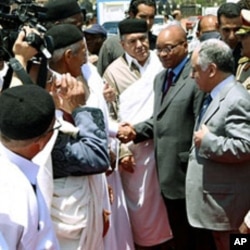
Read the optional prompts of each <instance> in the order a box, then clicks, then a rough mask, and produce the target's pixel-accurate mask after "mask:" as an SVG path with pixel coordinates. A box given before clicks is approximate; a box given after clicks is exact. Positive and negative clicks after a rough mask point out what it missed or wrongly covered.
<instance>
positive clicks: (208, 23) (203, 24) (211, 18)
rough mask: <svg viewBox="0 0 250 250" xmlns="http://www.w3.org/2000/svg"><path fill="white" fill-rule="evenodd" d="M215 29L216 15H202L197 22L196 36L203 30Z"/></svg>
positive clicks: (203, 31)
mask: <svg viewBox="0 0 250 250" xmlns="http://www.w3.org/2000/svg"><path fill="white" fill-rule="evenodd" d="M211 31H217V16H215V15H212V14H209V15H206V16H203V17H202V18H201V20H200V22H199V24H198V29H197V37H198V38H199V37H200V36H201V35H202V34H203V33H205V32H211Z"/></svg>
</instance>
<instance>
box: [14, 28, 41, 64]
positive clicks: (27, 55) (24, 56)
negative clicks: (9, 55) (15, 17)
mask: <svg viewBox="0 0 250 250" xmlns="http://www.w3.org/2000/svg"><path fill="white" fill-rule="evenodd" d="M30 33H36V34H39V33H38V31H37V30H36V29H33V28H30V27H28V26H24V27H23V29H22V30H21V31H20V32H19V34H18V36H17V39H16V41H15V43H14V45H13V48H12V51H13V53H14V55H15V58H16V59H17V60H18V61H19V62H20V63H21V65H22V66H23V67H24V68H26V66H27V62H28V61H29V60H30V59H31V58H32V57H33V56H35V55H36V54H37V53H38V51H37V50H36V49H35V48H34V47H32V46H31V45H29V43H28V42H27V41H25V37H26V36H27V35H28V34H30Z"/></svg>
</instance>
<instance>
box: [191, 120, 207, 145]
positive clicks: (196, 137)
mask: <svg viewBox="0 0 250 250" xmlns="http://www.w3.org/2000/svg"><path fill="white" fill-rule="evenodd" d="M208 132H209V130H208V127H207V126H206V125H205V124H202V125H201V128H200V129H199V130H198V131H196V132H194V143H195V146H196V147H197V148H199V147H200V146H201V142H202V139H203V137H204V136H205V134H206V133H208Z"/></svg>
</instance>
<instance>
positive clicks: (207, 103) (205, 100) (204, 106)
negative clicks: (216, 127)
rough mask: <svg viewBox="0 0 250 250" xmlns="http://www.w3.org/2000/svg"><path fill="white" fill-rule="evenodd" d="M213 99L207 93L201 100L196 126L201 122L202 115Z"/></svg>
mask: <svg viewBox="0 0 250 250" xmlns="http://www.w3.org/2000/svg"><path fill="white" fill-rule="evenodd" d="M212 100H213V98H212V97H211V95H207V96H206V97H205V99H204V101H203V104H202V107H201V110H200V114H199V118H198V126H199V124H200V122H201V119H202V117H203V115H204V114H205V112H206V110H207V108H208V106H209V104H210V102H211V101H212Z"/></svg>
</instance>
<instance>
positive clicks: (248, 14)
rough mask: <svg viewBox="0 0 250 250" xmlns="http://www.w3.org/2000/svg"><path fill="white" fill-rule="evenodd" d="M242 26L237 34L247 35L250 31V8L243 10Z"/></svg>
mask: <svg viewBox="0 0 250 250" xmlns="http://www.w3.org/2000/svg"><path fill="white" fill-rule="evenodd" d="M241 20H242V26H241V27H240V29H239V30H238V31H237V32H236V35H245V34H247V33H249V32H250V10H245V9H244V10H241Z"/></svg>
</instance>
